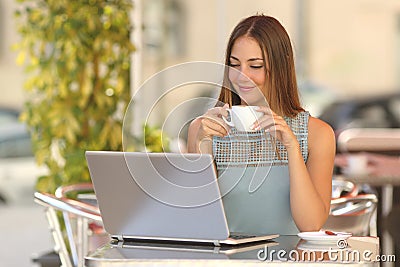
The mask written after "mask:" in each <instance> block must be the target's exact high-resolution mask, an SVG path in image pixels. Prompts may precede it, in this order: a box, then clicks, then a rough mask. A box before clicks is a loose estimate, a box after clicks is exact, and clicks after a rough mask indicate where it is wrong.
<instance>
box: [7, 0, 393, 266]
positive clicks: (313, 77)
mask: <svg viewBox="0 0 400 267" xmlns="http://www.w3.org/2000/svg"><path fill="white" fill-rule="evenodd" d="M133 2H134V9H133V11H132V14H131V19H132V23H133V26H134V31H133V33H132V42H133V43H134V44H135V46H136V48H137V50H136V52H135V53H134V54H133V56H132V68H131V92H132V94H134V93H135V92H136V91H137V90H138V89H139V88H140V86H141V84H142V83H143V82H145V81H146V79H148V78H150V77H151V76H152V75H154V74H156V73H157V72H159V71H161V70H163V69H165V68H167V67H170V66H173V65H176V64H180V63H184V62H189V61H212V62H217V63H223V61H224V51H225V45H226V43H227V40H228V37H229V33H230V32H231V30H232V29H233V27H234V26H235V25H236V24H237V23H238V21H239V20H241V19H242V18H244V17H246V16H249V15H253V14H256V13H264V14H266V15H271V16H274V17H276V18H277V19H278V20H279V21H280V22H281V23H282V24H283V25H284V26H285V28H286V30H287V31H288V33H289V35H290V37H291V39H292V42H293V47H294V50H295V57H296V66H297V73H298V82H299V86H300V90H301V97H302V101H303V104H304V106H305V108H306V109H307V110H309V111H310V112H311V115H313V116H316V117H318V116H320V115H322V113H323V112H324V110H325V109H326V108H327V107H328V105H330V104H331V103H334V102H337V101H343V100H353V99H354V100H357V99H364V98H366V97H367V98H368V97H372V98H379V97H382V96H386V95H389V96H392V95H393V96H395V97H389V98H390V101H389V102H388V104H387V105H388V106H390V107H391V108H392V109H393V114H394V116H395V117H396V116H397V121H400V97H399V95H400V1H398V0H386V1H381V0H352V1H348V0H336V1H318V0H255V1H249V0H235V1H229V0H202V1H198V0H142V1H140V0H134V1H133ZM16 7H17V4H16V1H15V0H2V1H1V2H0V26H1V27H0V82H1V86H0V107H7V108H13V109H16V110H18V111H19V110H22V109H23V106H24V102H25V101H26V100H28V99H27V98H26V95H27V94H26V93H25V92H24V89H23V84H24V81H25V80H26V74H25V72H24V69H23V67H22V66H18V65H17V64H16V55H17V54H16V52H13V51H12V50H11V47H12V45H13V44H15V43H17V42H19V41H20V37H19V35H18V34H17V31H16V22H15V19H14V11H15V9H16ZM155 93H156V92H155ZM203 93H204V92H202V90H200V89H199V90H198V91H196V90H190V92H188V93H187V95H184V96H182V97H186V98H187V97H198V96H201V95H202V94H203ZM169 101H170V102H169V103H168V105H166V106H165V110H166V111H167V110H168V109H169V108H170V107H174V106H175V105H176V103H179V102H180V100H179V96H174V97H171V99H170V100H169ZM137 105H138V109H139V110H140V103H137ZM365 113H366V115H365V116H367V117H368V118H370V119H374V118H376V119H375V120H372V122H373V123H375V124H376V125H378V126H380V125H379V124H381V123H382V119H383V118H385V116H386V115H385V114H381V113H382V111H381V110H378V109H376V108H372V109H370V110H366V111H365ZM162 114H164V112H163V111H162V110H160V116H159V117H158V118H155V123H157V122H162V121H163V120H164V119H165V118H163V115H162ZM180 116H182V117H185V116H187V114H180ZM157 119H158V121H157ZM352 123H353V124H354V123H355V125H357V122H352ZM370 124H371V122H370ZM339 126H340V127H342V126H343V124H340V125H339ZM339 126H338V127H339ZM372 126H374V125H372ZM393 126H396V125H395V124H390V123H389V124H387V123H386V124H385V123H383V125H382V127H393ZM335 130H337V129H335ZM167 131H168V129H167ZM0 134H2V133H0ZM0 141H1V139H0ZM25 145H26V144H25ZM0 148H1V144H0ZM0 153H1V152H0ZM27 153H28V152H27ZM0 163H1V164H3V165H2V167H1V168H3V170H0V175H3V176H4V175H6V174H5V173H4V172H5V171H4V170H5V167H3V166H11V164H16V165H15V166H16V167H15V169H18V166H20V165H18V164H19V163H18V162H17V163H16V162H15V161H13V162H8V161H4V160H3V159H2V161H0ZM24 164H25V163H24ZM29 164H30V163H29ZM32 168H34V167H32V166H31V167H28V168H27V169H26V171H25V173H24V172H23V171H24V169H22V170H21V171H22V172H23V173H22V174H19V176H20V177H25V178H21V179H20V180H15V181H10V180H7V179H1V178H0V182H1V184H0V186H2V187H8V188H9V189H7V190H8V192H7V193H6V194H8V195H9V198H10V202H9V206H10V205H15V206H18V207H21V209H22V211H23V212H29V211H28V210H32V209H35V208H34V204H33V201H32V196H31V193H32V192H31V191H30V190H31V189H32V185H33V184H34V182H35V181H34V180H33V179H32V174H33V172H32ZM35 171H37V169H36V168H35ZM27 172H28V173H29V175H27V174H26V173H27ZM39 172H40V170H39ZM26 177H29V178H26ZM27 179H30V180H27ZM7 190H6V191H7ZM21 199H22V200H21ZM25 208H26V209H25ZM2 211H3V212H2ZM5 214H10V216H11V217H12V216H17V215H12V214H13V213H11V211H9V210H6V209H5V208H4V209H3V208H2V209H0V220H1V221H3V222H4V223H7V226H5V225H3V224H2V223H0V226H1V227H0V228H3V229H4V227H10V226H9V225H10V221H5V220H3V216H5ZM19 214H20V213H19ZM27 214H29V216H31V218H34V217H35V216H36V217H40V216H42V215H43V214H42V213H40V210H35V212H31V213H27ZM18 216H20V215H18ZM12 218H17V217H12ZM18 218H19V219H13V220H18V221H19V222H20V223H21V219H22V220H26V223H22V225H20V224H18V227H23V226H26V224H28V222H29V221H30V218H29V217H23V216H22V217H21V216H20V217H18ZM43 220H44V219H43ZM33 221H38V226H31V227H29V228H30V229H32V230H34V229H35V227H38V229H39V228H40V227H42V228H44V230H43V231H37V232H38V233H39V234H41V235H42V236H37V239H41V240H42V241H43V240H44V242H43V244H42V246H40V245H39V246H36V247H35V246H33V247H32V248H26V251H25V252H24V253H25V254H28V255H24V257H27V259H24V260H22V261H21V263H20V264H19V265H18V266H31V265H30V264H31V263H30V262H29V261H30V259H29V257H31V255H32V254H33V253H40V252H42V251H45V250H46V249H47V250H50V249H51V244H52V242H51V240H50V237H49V236H47V235H45V234H47V226H46V225H45V222H44V221H43V222H44V223H42V222H41V219H37V220H33ZM11 224H12V222H11ZM40 224H42V225H40ZM10 229H11V228H10ZM21 229H22V228H19V229H14V230H10V231H9V234H10V235H11V233H15V232H20V233H25V232H24V231H25V230H21ZM25 234H26V233H25ZM43 235H45V237H44V238H43ZM31 238H32V239H33V240H35V238H36V237H34V236H33V237H31ZM2 239H3V238H2ZM3 240H4V239H3ZM19 240H23V239H19ZM24 245H26V244H24ZM1 250H3V249H1ZM1 253H2V252H1ZM2 258H5V260H4V261H5V262H11V261H13V260H16V259H17V258H20V257H18V256H17V254H15V255H12V254H11V255H4V257H3V255H2V256H0V265H2V264H1V263H2ZM7 259H8V261H7ZM15 266H17V265H15Z"/></svg>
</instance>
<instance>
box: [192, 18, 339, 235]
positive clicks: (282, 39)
mask: <svg viewBox="0 0 400 267" xmlns="http://www.w3.org/2000/svg"><path fill="white" fill-rule="evenodd" d="M225 64H226V65H228V66H230V68H229V70H227V71H226V73H225V77H224V86H223V87H222V89H221V93H220V96H219V99H218V100H219V103H221V102H222V103H224V104H223V105H222V106H221V105H218V104H217V105H216V107H214V108H211V109H210V110H208V111H207V112H206V113H205V114H204V116H201V117H199V118H196V119H195V120H194V121H193V122H192V123H191V125H190V127H189V131H188V151H189V152H191V153H211V154H213V155H214V157H215V159H216V165H217V170H218V173H219V180H220V178H221V175H222V174H224V173H225V174H226V175H225V176H228V177H229V176H230V175H232V174H233V171H232V172H230V171H229V170H228V171H227V169H229V167H227V166H228V165H229V166H231V167H232V166H239V165H235V160H234V159H235V157H232V154H233V153H236V152H235V151H240V150H241V148H239V149H232V144H234V145H237V144H239V145H244V143H240V142H241V141H238V140H242V139H243V138H242V137H240V138H239V137H237V135H238V134H239V135H240V133H238V132H235V130H234V129H230V128H229V127H228V126H227V125H226V123H225V122H224V121H223V119H222V117H227V116H228V112H227V110H226V109H227V108H229V107H231V106H232V105H252V106H258V107H259V111H261V112H263V114H264V115H263V116H262V117H261V118H260V119H259V120H258V121H257V122H255V123H254V125H253V129H254V130H256V132H255V134H258V140H257V144H256V146H254V147H255V148H254V150H251V151H255V152H254V153H258V154H259V155H262V156H260V157H261V158H262V161H263V163H262V164H259V165H257V166H249V165H248V164H247V165H246V164H244V165H243V166H242V167H244V169H245V170H243V169H242V170H241V172H242V176H241V177H247V176H249V175H250V176H252V179H258V180H259V185H261V187H260V190H259V191H258V192H256V193H257V194H258V195H257V194H252V192H250V190H249V192H245V190H241V189H240V183H242V182H240V183H239V182H238V184H235V187H234V188H233V189H232V188H229V189H228V190H227V195H226V196H225V197H224V205H225V209H226V213H227V218H228V223H229V224H230V228H231V230H234V231H243V232H244V231H246V232H249V231H251V232H274V233H281V234H295V233H296V232H298V231H317V230H319V229H320V228H321V227H322V226H323V225H324V223H325V221H326V219H327V217H328V214H329V209H330V200H331V179H332V171H333V163H334V156H335V140H334V138H335V137H334V133H333V131H332V129H331V127H330V126H329V125H328V124H326V123H324V122H323V121H321V120H319V119H317V118H314V117H311V116H310V115H309V113H308V112H306V111H305V110H304V109H303V108H302V107H301V106H300V101H299V95H298V88H297V82H296V74H295V67H294V57H293V51H292V46H291V42H290V39H289V36H288V34H287V32H286V31H285V29H284V28H283V26H282V25H281V24H280V23H279V22H278V21H277V20H276V19H274V18H272V17H269V16H265V15H255V16H251V17H248V18H246V19H244V20H242V21H241V22H240V23H239V24H238V25H237V26H236V27H235V29H234V30H233V32H232V34H231V36H230V39H229V42H228V45H227V50H226V59H225ZM238 73H239V74H238ZM230 87H233V89H232V90H229V88H230ZM260 92H261V93H260ZM266 102H267V103H268V104H269V107H270V108H269V107H268V105H267V104H266ZM235 138H236V139H235ZM269 138H270V139H271V140H272V139H273V142H272V143H271V142H270V141H268V140H269ZM252 140H254V136H253V137H252ZM232 142H234V143H232ZM227 143H228V144H229V145H225V146H224V144H227ZM260 143H262V144H264V145H262V146H260V145H259V144H260ZM271 144H273V146H275V147H274V149H275V152H276V153H273V156H272V157H273V158H271V153H265V151H262V149H264V150H267V149H268V146H271ZM251 146H253V145H251ZM260 147H262V149H261V150H260ZM257 149H258V150H257ZM227 151H229V152H227ZM246 151H247V152H246V153H249V152H248V151H250V150H246ZM226 153H227V154H228V159H227V160H226V161H227V162H229V164H225V165H224V164H223V161H224V159H223V158H224V157H226ZM239 153H241V152H239ZM220 154H223V156H222V157H219V155H220ZM265 154H268V155H269V156H268V155H267V156H265ZM263 155H264V156H263ZM250 156H251V155H250ZM221 159H222V160H221ZM227 162H225V163H227ZM268 164H269V167H268V168H267V169H266V168H265V166H267V165H268ZM246 166H247V167H246ZM260 166H261V167H260ZM252 168H253V169H252ZM254 168H255V169H257V170H255V169H254ZM260 168H261V170H264V171H262V172H264V176H265V177H264V178H262V180H260V177H257V175H260V174H259V173H260ZM231 169H232V170H233V169H235V168H233V167H232V168H231ZM238 169H239V168H236V172H237V170H238ZM257 172H258V174H257ZM224 179H227V178H224ZM263 179H265V180H263ZM245 180H246V179H245ZM246 181H249V179H247V180H246ZM285 181H286V182H285ZM250 183H251V180H250ZM278 184H279V185H278ZM275 186H277V189H275V188H274V187H275ZM282 187H284V188H282ZM237 188H239V189H237ZM282 190H283V191H282ZM285 190H286V191H285ZM228 191H229V192H228ZM276 192H279V193H276ZM246 193H247V194H246ZM271 196H273V197H271ZM271 202H273V203H271ZM254 206H256V207H254ZM238 213H242V214H243V216H238V215H237V214H238ZM260 214H261V215H260ZM250 216H252V217H255V218H258V221H257V220H252V217H250ZM260 216H263V217H260ZM232 228H233V229H232Z"/></svg>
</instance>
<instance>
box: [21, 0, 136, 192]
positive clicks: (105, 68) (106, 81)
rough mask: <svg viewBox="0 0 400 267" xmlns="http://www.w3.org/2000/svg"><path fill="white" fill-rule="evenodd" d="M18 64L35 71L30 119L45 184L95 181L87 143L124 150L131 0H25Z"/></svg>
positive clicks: (48, 187)
mask: <svg viewBox="0 0 400 267" xmlns="http://www.w3.org/2000/svg"><path fill="white" fill-rule="evenodd" d="M18 2H19V8H18V10H17V11H16V13H15V14H16V17H17V22H18V31H19V34H20V36H21V37H22V38H21V41H20V42H19V43H18V44H16V45H15V47H14V48H15V49H16V50H17V51H18V52H19V53H18V56H17V63H18V64H26V70H27V72H28V73H30V77H29V79H28V80H27V81H26V84H25V90H26V91H27V92H28V93H29V101H27V102H26V105H25V109H24V113H23V115H22V119H23V120H24V121H25V122H26V123H27V124H28V126H29V127H30V130H31V134H32V142H33V149H34V152H35V157H36V160H37V162H38V164H40V165H41V164H44V165H46V166H47V167H48V170H49V173H48V175H46V176H43V177H40V178H39V179H38V182H37V190H39V191H45V192H52V193H53V192H54V190H55V189H56V188H57V187H58V186H60V185H66V184H74V183H79V182H86V181H90V176H89V172H88V169H87V165H86V160H85V155H84V152H85V151H86V150H122V140H121V139H122V121H123V115H124V112H125V109H126V107H127V105H128V103H129V101H130V89H129V71H130V55H131V53H132V52H134V51H135V47H134V45H133V44H132V43H131V41H130V37H129V33H130V30H131V28H132V25H131V22H130V19H129V12H130V11H131V10H132V8H133V6H132V3H131V1H129V0H74V1H69V0H19V1H18Z"/></svg>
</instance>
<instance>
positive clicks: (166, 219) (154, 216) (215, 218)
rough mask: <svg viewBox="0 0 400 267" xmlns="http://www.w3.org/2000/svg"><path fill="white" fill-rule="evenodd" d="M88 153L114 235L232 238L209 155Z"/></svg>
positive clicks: (99, 198)
mask: <svg viewBox="0 0 400 267" xmlns="http://www.w3.org/2000/svg"><path fill="white" fill-rule="evenodd" d="M86 158H87V161H88V166H89V170H90V175H91V178H92V182H93V185H94V190H95V193H96V197H97V201H98V204H99V208H100V212H101V215H102V218H103V224H104V227H105V230H106V231H107V232H108V233H109V234H110V235H113V236H124V237H125V236H126V237H129V236H133V237H144V238H147V237H148V238H152V237H156V238H167V239H169V238H173V239H209V240H224V239H226V238H227V237H228V235H229V231H228V226H227V222H226V218H225V213H224V209H223V205H222V201H221V196H220V192H219V188H218V183H217V178H216V174H215V170H214V165H213V159H212V157H211V155H206V154H204V155H200V154H174V153H144V152H110V151H87V152H86Z"/></svg>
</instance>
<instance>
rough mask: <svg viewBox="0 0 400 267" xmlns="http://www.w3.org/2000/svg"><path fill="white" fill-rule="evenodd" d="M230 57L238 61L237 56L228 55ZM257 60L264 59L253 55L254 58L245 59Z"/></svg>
mask: <svg viewBox="0 0 400 267" xmlns="http://www.w3.org/2000/svg"><path fill="white" fill-rule="evenodd" d="M230 57H231V58H232V59H234V60H237V61H240V60H239V59H238V58H237V57H234V56H230ZM257 60H262V61H264V60H263V59H262V58H258V57H255V58H250V59H248V60H247V61H257Z"/></svg>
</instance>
